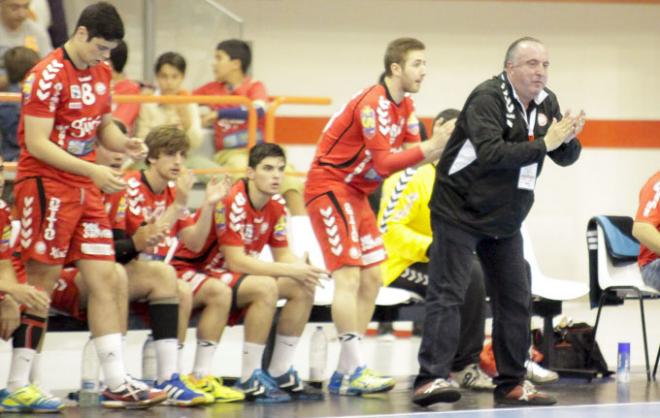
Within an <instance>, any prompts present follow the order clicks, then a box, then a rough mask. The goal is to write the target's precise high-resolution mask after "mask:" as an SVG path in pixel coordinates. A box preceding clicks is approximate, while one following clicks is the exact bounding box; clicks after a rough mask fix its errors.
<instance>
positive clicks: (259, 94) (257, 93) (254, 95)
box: [248, 81, 268, 102]
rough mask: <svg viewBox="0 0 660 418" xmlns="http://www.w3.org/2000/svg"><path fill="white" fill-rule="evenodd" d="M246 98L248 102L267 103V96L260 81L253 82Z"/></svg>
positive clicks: (264, 87)
mask: <svg viewBox="0 0 660 418" xmlns="http://www.w3.org/2000/svg"><path fill="white" fill-rule="evenodd" d="M248 98H249V99H250V100H262V101H264V102H267V101H268V94H267V93H266V86H264V83H262V82H261V81H255V82H254V83H253V84H252V86H251V87H250V91H249V92H248Z"/></svg>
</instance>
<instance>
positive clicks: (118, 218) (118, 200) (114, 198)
mask: <svg viewBox="0 0 660 418" xmlns="http://www.w3.org/2000/svg"><path fill="white" fill-rule="evenodd" d="M105 211H106V213H107V214H108V218H109V219H110V225H111V226H112V229H119V230H122V231H125V230H126V194H125V192H123V191H122V192H117V193H111V194H107V195H105Z"/></svg>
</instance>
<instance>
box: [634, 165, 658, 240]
mask: <svg viewBox="0 0 660 418" xmlns="http://www.w3.org/2000/svg"><path fill="white" fill-rule="evenodd" d="M659 202H660V173H659V174H656V175H655V176H653V177H652V178H651V179H649V181H648V182H646V184H645V185H644V187H643V188H642V190H641V191H640V193H639V209H637V215H636V216H635V220H636V221H639V222H645V223H649V224H651V225H654V226H655V227H656V228H657V227H658V226H660V204H659Z"/></svg>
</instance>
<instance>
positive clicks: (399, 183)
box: [378, 164, 435, 286]
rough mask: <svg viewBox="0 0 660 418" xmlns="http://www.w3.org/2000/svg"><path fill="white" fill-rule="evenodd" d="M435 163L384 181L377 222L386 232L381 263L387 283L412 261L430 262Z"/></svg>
mask: <svg viewBox="0 0 660 418" xmlns="http://www.w3.org/2000/svg"><path fill="white" fill-rule="evenodd" d="M434 180H435V166H433V164H426V165H424V166H422V167H419V168H417V169H415V168H408V169H406V170H403V171H400V172H398V173H396V174H393V175H392V176H390V177H389V178H388V179H387V180H385V182H384V183H383V192H382V195H381V200H380V210H379V212H378V226H379V227H380V231H381V233H382V234H383V242H384V244H385V250H386V251H387V257H388V258H387V260H386V261H385V262H384V263H382V264H381V266H382V269H383V278H384V282H385V285H386V286H387V285H389V284H390V283H392V282H393V281H394V280H395V279H396V278H397V277H399V275H400V274H401V273H402V272H403V271H404V270H405V269H406V268H407V267H408V266H410V265H412V264H414V263H419V262H425V263H428V261H429V259H428V257H427V256H426V252H427V250H428V248H429V246H430V245H431V241H432V237H433V235H432V232H431V211H430V210H429V206H428V204H429V200H430V199H431V192H432V191H433V183H434Z"/></svg>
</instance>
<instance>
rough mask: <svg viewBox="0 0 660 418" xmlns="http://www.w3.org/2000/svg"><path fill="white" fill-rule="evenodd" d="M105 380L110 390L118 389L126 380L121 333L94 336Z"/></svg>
mask: <svg viewBox="0 0 660 418" xmlns="http://www.w3.org/2000/svg"><path fill="white" fill-rule="evenodd" d="M94 346H95V347H96V352H97V353H98V356H99V363H100V364H101V370H102V371H103V377H104V378H105V380H104V382H105V384H106V385H108V387H109V388H110V390H116V389H117V388H118V387H119V386H120V385H122V384H123V383H124V381H125V380H126V367H125V366H124V358H123V356H122V350H121V334H120V333H116V334H108V335H104V336H102V337H96V338H94Z"/></svg>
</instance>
